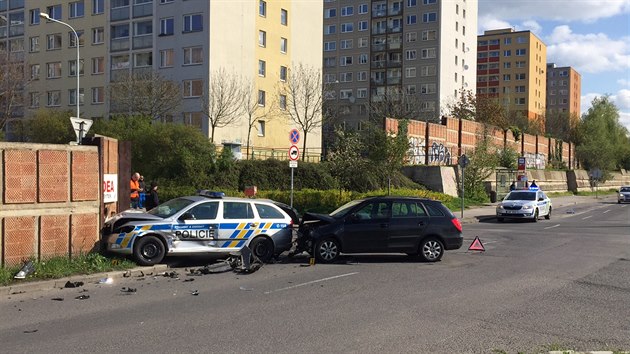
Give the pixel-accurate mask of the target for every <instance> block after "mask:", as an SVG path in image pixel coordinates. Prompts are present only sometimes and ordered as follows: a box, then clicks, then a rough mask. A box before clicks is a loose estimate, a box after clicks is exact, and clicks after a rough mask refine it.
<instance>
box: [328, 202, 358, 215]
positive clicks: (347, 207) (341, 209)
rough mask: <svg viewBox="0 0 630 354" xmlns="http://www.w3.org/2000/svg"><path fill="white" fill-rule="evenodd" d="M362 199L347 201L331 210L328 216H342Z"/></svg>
mask: <svg viewBox="0 0 630 354" xmlns="http://www.w3.org/2000/svg"><path fill="white" fill-rule="evenodd" d="M362 201H363V200H353V201H351V202H347V203H346V204H344V205H342V206H340V207H339V208H337V210H335V211H333V212H332V213H330V216H332V217H333V218H343V217H344V216H346V215H347V214H348V213H349V212H350V210H352V208H353V207H354V206H355V205H357V204H359V203H361V202H362Z"/></svg>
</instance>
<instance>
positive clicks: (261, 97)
mask: <svg viewBox="0 0 630 354" xmlns="http://www.w3.org/2000/svg"><path fill="white" fill-rule="evenodd" d="M258 105H259V106H262V107H264V106H265V91H263V90H258Z"/></svg>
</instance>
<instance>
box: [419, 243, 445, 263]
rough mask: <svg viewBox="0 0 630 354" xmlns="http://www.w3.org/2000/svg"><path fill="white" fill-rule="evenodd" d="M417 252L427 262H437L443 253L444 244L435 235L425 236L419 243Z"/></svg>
mask: <svg viewBox="0 0 630 354" xmlns="http://www.w3.org/2000/svg"><path fill="white" fill-rule="evenodd" d="M418 254H419V255H420V258H422V259H423V260H425V261H427V262H437V261H439V260H440V259H441V258H442V255H443V254H444V245H443V244H442V242H441V241H440V240H438V239H437V238H435V237H429V238H426V239H424V240H422V242H421V243H420V247H419V252H418Z"/></svg>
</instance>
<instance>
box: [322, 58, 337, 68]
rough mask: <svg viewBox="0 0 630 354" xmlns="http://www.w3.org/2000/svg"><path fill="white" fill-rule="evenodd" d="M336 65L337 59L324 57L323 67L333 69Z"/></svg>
mask: <svg viewBox="0 0 630 354" xmlns="http://www.w3.org/2000/svg"><path fill="white" fill-rule="evenodd" d="M336 65H337V57H324V67H325V68H334V67H335V66H336Z"/></svg>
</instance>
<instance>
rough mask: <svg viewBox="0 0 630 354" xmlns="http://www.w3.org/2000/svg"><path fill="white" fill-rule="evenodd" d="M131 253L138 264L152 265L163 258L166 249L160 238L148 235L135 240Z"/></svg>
mask: <svg viewBox="0 0 630 354" xmlns="http://www.w3.org/2000/svg"><path fill="white" fill-rule="evenodd" d="M133 255H134V258H135V260H136V262H137V263H138V264H140V265H143V266H152V265H155V264H157V263H160V262H161V261H162V259H164V256H165V255H166V249H165V247H164V244H163V243H162V241H160V239H158V238H157V237H155V236H151V235H148V236H143V237H140V238H138V240H136V242H135V244H134V247H133Z"/></svg>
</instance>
